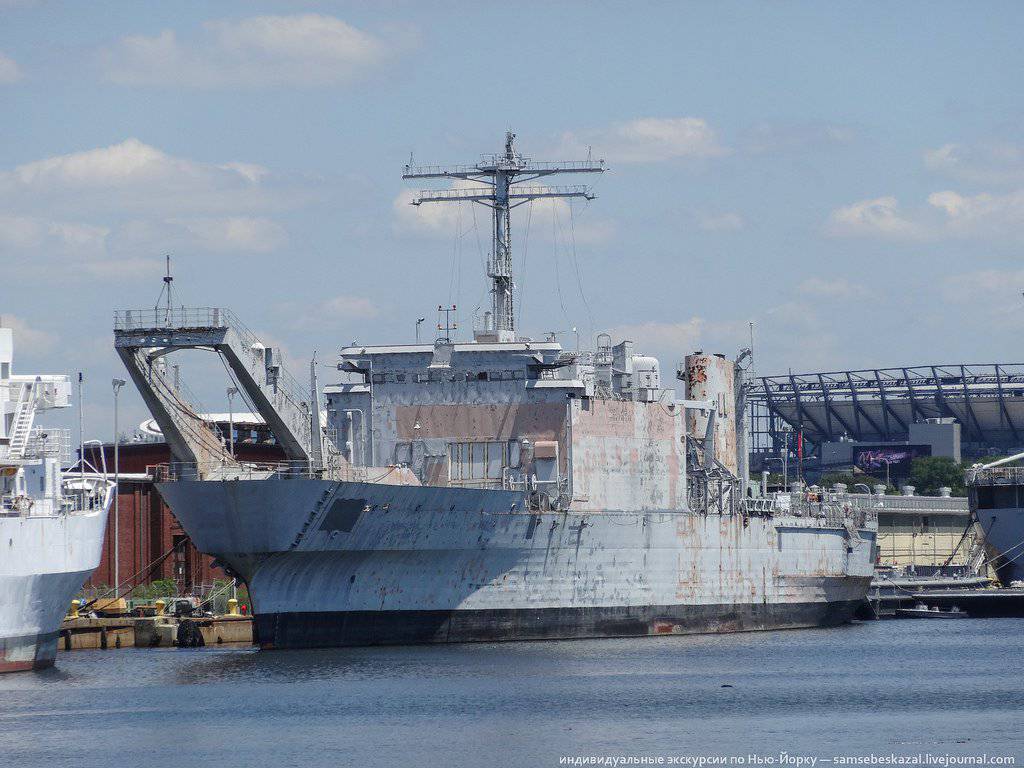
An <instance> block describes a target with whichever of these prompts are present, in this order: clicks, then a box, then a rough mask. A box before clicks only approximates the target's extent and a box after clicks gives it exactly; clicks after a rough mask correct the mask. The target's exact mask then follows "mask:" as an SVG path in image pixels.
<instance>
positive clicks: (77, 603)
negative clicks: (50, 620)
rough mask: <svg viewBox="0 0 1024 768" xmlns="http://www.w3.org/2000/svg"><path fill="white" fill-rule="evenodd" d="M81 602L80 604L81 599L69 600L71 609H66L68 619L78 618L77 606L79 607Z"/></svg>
mask: <svg viewBox="0 0 1024 768" xmlns="http://www.w3.org/2000/svg"><path fill="white" fill-rule="evenodd" d="M81 604H82V601H81V600H72V601H71V610H70V611H68V618H69V619H77V618H78V608H79V606H80V605H81Z"/></svg>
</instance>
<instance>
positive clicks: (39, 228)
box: [0, 214, 110, 256]
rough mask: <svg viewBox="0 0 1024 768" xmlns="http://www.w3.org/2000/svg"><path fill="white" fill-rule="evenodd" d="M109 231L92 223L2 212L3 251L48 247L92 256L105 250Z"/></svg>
mask: <svg viewBox="0 0 1024 768" xmlns="http://www.w3.org/2000/svg"><path fill="white" fill-rule="evenodd" d="M109 234H110V230H109V229H108V228H106V227H101V226H94V225H91V224H83V223H78V222H67V221H49V220H47V219H44V218H40V217H36V216H16V215H5V214H0V253H17V252H19V251H31V250H39V249H46V250H49V251H57V252H59V253H73V254H76V255H80V256H92V255H94V254H96V253H101V252H102V251H103V249H104V247H105V240H106V238H107V235H109Z"/></svg>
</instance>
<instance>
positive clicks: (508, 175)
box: [402, 131, 605, 341]
mask: <svg viewBox="0 0 1024 768" xmlns="http://www.w3.org/2000/svg"><path fill="white" fill-rule="evenodd" d="M515 138H516V135H515V134H514V133H512V131H508V132H507V133H506V134H505V151H504V152H503V153H501V154H494V155H481V157H480V162H478V163H477V164H476V165H453V166H436V165H434V166H413V165H412V163H411V162H410V163H409V164H408V165H406V166H405V170H404V172H403V173H402V178H403V179H461V180H463V181H471V182H476V186H472V187H467V188H453V189H439V190H425V191H422V192H420V193H419V195H418V196H417V197H416V198H415V199H414V200H413V201H412V204H413V205H422V204H423V203H462V202H472V203H480V204H481V205H486V206H487V207H488V208H490V209H491V210H492V211H493V213H494V234H493V238H492V243H493V248H492V251H491V259H490V263H489V264H488V265H487V276H488V277H489V278H491V283H492V287H491V294H492V297H493V306H494V331H495V334H496V335H497V337H498V341H515V315H514V314H513V311H512V306H513V305H512V302H513V297H512V291H513V283H512V225H511V220H510V216H509V213H510V211H511V210H512V209H513V208H516V207H518V206H520V205H522V204H523V203H528V202H530V201H531V200H537V199H539V198H545V197H552V198H572V197H582V198H585V199H587V200H593V199H594V197H595V195H594V193H593V192H592V191H591V189H590V187H588V186H585V185H583V184H577V185H573V186H567V187H550V186H540V185H530V186H521V185H523V184H525V183H526V182H530V181H533V180H535V179H539V178H541V177H542V176H551V175H553V174H556V173H601V172H603V171H604V170H605V164H604V160H591V159H590V158H589V157H588V159H586V160H574V161H567V162H555V163H548V162H534V161H532V160H531V159H530V158H528V157H524V156H523V155H522V154H520V153H518V152H516V150H515V146H514V143H515ZM588 154H589V153H588Z"/></svg>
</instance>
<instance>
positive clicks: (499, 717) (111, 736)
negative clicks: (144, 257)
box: [0, 619, 1024, 768]
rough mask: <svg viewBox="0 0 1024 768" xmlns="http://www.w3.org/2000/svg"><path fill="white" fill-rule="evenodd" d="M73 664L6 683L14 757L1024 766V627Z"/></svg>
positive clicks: (888, 626) (245, 651)
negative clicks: (899, 760) (951, 758)
mask: <svg viewBox="0 0 1024 768" xmlns="http://www.w3.org/2000/svg"><path fill="white" fill-rule="evenodd" d="M57 664H58V666H57V668H55V669H53V670H48V671H45V672H37V673H24V674H15V675H5V676H0V765H3V766H17V767H20V766H47V768H52V767H53V766H83V767H86V766H104V767H106V766H118V765H132V766H147V765H168V766H171V765H173V766H175V767H176V768H177V767H178V766H205V765H211V766H216V767H217V768H230V767H231V766H246V768H252V767H253V766H274V767H276V766H302V768H313V767H314V766H346V765H359V766H364V765H365V766H377V765H386V766H435V765H436V766H557V765H559V764H562V765H566V764H569V765H572V764H577V765H578V764H585V763H583V761H586V760H590V759H593V758H601V759H604V758H616V757H617V758H629V759H631V760H633V761H638V760H640V759H642V758H646V759H648V760H654V761H657V760H658V759H659V758H660V759H662V760H664V761H665V762H664V764H671V762H670V761H678V760H679V759H680V758H687V757H688V756H695V757H700V756H704V757H724V758H727V759H728V758H732V759H733V760H734V761H735V760H736V759H737V758H738V757H742V758H743V759H744V760H745V761H746V762H745V763H738V764H746V765H758V764H764V765H779V764H780V763H779V762H778V761H779V760H780V755H782V753H786V754H787V755H788V759H789V760H792V758H794V757H798V756H799V757H808V758H809V757H815V758H819V759H829V758H836V757H839V758H842V757H846V756H868V755H876V756H888V755H891V754H893V753H895V754H897V755H919V754H922V753H927V754H930V755H932V756H938V757H942V756H945V755H947V754H950V755H979V756H980V755H983V754H988V755H989V756H993V755H995V756H1013V757H1015V758H1016V760H1017V764H1018V765H1019V764H1021V761H1022V760H1024V620H1018V619H988V620H980V619H979V620H975V619H967V620H953V621H920V620H917V621H915V620H908V621H884V622H871V623H865V624H854V625H850V626H845V627H839V628H836V629H821V630H799V631H788V632H760V633H750V634H737V635H717V636H713V635H707V636H698V637H658V638H643V639H631V640H595V641H576V642H534V643H510V644H486V645H460V646H431V647H405V648H356V649H338V650H326V651H268V652H259V651H256V650H254V649H250V648H224V647H221V648H205V649H194V650H185V649H181V650H178V649H146V650H143V649H133V650H121V651H75V652H70V653H60V654H59V655H58V657H57ZM725 686H731V687H725ZM755 754H756V755H758V756H760V759H763V760H764V762H762V763H757V762H756V761H751V760H750V759H749V756H751V755H755ZM769 758H770V759H771V760H774V761H776V762H774V763H773V762H769V761H768V759H769ZM655 764H656V763H655ZM676 764H680V763H676ZM733 764H737V763H735V762H734V763H733ZM781 764H782V765H785V764H787V763H786V762H783V763H781ZM788 764H792V763H788ZM819 764H821V763H819Z"/></svg>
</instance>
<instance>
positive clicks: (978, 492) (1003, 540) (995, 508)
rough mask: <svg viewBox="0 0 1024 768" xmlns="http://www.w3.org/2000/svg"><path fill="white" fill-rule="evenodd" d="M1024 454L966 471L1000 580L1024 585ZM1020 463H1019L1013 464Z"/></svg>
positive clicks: (973, 506) (970, 497) (976, 516)
mask: <svg viewBox="0 0 1024 768" xmlns="http://www.w3.org/2000/svg"><path fill="white" fill-rule="evenodd" d="M1022 459H1024V453H1018V454H1015V455H1013V456H1007V457H1005V458H1002V459H998V460H997V461H993V462H991V463H989V464H977V465H975V466H973V467H971V468H970V469H969V470H967V472H966V481H967V500H968V504H969V505H970V508H971V514H972V515H973V516H974V519H975V520H977V522H978V525H979V526H981V530H982V531H983V532H984V534H985V543H986V544H987V545H988V549H989V554H990V556H991V558H992V563H993V566H994V567H995V570H996V575H998V576H999V580H1000V581H1001V582H1002V583H1003V584H1005V585H1008V586H1015V587H1020V586H1024V467H1022V466H1020V465H1019V462H1020V461H1021V460H1022ZM1013 464H1016V466H1010V465H1013Z"/></svg>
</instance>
